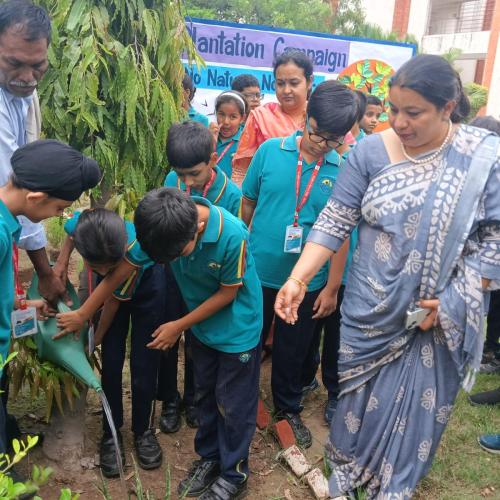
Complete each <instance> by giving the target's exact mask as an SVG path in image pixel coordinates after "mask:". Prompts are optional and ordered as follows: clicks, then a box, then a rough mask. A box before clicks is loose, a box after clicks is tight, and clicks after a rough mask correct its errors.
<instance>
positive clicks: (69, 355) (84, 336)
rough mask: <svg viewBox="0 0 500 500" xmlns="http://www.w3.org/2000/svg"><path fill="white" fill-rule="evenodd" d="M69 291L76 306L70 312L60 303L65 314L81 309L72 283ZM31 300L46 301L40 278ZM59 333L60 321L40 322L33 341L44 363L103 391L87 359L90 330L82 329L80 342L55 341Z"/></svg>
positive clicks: (30, 293)
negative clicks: (58, 325)
mask: <svg viewBox="0 0 500 500" xmlns="http://www.w3.org/2000/svg"><path fill="white" fill-rule="evenodd" d="M67 290H68V295H69V297H70V299H71V300H72V302H73V307H72V308H69V307H68V306H67V305H66V304H65V303H64V302H59V304H58V305H57V309H58V311H59V312H61V313H63V312H68V311H71V310H76V309H78V308H79V307H80V301H79V300H78V295H77V294H76V292H75V289H74V288H73V286H72V285H71V283H69V282H68V285H67ZM28 298H30V299H32V300H36V299H41V298H42V297H41V296H40V293H39V292H38V276H37V275H36V273H35V274H34V275H33V280H32V281H31V287H30V289H29V290H28ZM57 332H58V328H57V322H56V318H49V319H48V320H47V321H38V333H37V334H36V335H34V337H33V339H34V341H35V343H36V346H37V348H38V357H39V358H40V359H41V360H42V361H45V360H46V361H51V362H52V363H54V364H56V365H58V366H60V367H62V368H64V369H65V370H66V371H68V372H70V373H71V374H73V375H74V376H75V377H76V378H77V379H79V380H80V381H81V382H83V383H84V384H86V385H88V386H89V387H91V388H93V389H95V390H96V391H102V387H101V382H100V380H99V379H98V378H97V377H96V375H95V373H94V370H93V369H92V366H91V365H90V363H89V361H88V359H87V354H86V346H87V343H88V328H87V327H84V328H82V330H81V332H80V337H79V338H78V339H76V338H75V336H74V335H72V334H69V335H66V336H65V337H62V338H60V339H58V340H52V337H53V336H54V335H56V334H57Z"/></svg>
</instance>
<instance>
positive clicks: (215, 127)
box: [208, 122, 220, 144]
mask: <svg viewBox="0 0 500 500" xmlns="http://www.w3.org/2000/svg"><path fill="white" fill-rule="evenodd" d="M208 130H210V133H211V134H212V137H213V138H214V144H217V139H218V138H219V130H220V127H219V125H217V123H214V122H212V123H210V124H209V125H208Z"/></svg>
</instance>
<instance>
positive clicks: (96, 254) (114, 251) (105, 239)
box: [73, 208, 127, 264]
mask: <svg viewBox="0 0 500 500" xmlns="http://www.w3.org/2000/svg"><path fill="white" fill-rule="evenodd" d="M73 242H74V244H75V248H76V249H77V250H78V253H79V254H80V255H81V256H82V257H83V258H84V259H85V260H86V261H88V262H90V263H92V264H116V263H118V262H120V261H121V260H122V259H123V257H124V256H125V252H126V246H127V231H126V230H125V222H123V219H122V218H121V217H120V216H119V215H118V214H117V213H116V212H112V211H111V210H107V209H105V208H96V209H90V210H84V211H83V212H82V213H81V214H80V218H79V219H78V223H77V225H76V228H75V232H74V233H73Z"/></svg>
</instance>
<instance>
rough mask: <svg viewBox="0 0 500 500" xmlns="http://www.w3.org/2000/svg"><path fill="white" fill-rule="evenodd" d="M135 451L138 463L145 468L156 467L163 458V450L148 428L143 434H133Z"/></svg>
mask: <svg viewBox="0 0 500 500" xmlns="http://www.w3.org/2000/svg"><path fill="white" fill-rule="evenodd" d="M134 444H135V451H136V453H137V460H138V462H139V465H140V466H141V467H142V468H143V469H146V470H150V469H157V468H158V467H160V465H161V462H162V460H163V452H162V451H161V446H160V443H158V439H156V436H155V434H154V432H153V431H152V430H151V429H148V430H147V431H146V432H145V433H144V434H141V435H139V436H137V435H136V436H135V438H134Z"/></svg>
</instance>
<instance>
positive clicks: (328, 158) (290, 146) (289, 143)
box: [280, 130, 340, 167]
mask: <svg viewBox="0 0 500 500" xmlns="http://www.w3.org/2000/svg"><path fill="white" fill-rule="evenodd" d="M302 135H303V134H302V131H301V130H297V131H295V132H294V133H293V134H292V135H289V136H288V137H283V139H282V141H281V145H280V147H281V149H284V150H285V151H295V152H298V148H297V137H301V136H302ZM323 163H331V164H332V165H336V166H337V167H338V166H339V165H340V155H339V154H338V153H337V151H335V150H334V149H332V150H331V151H330V152H329V153H327V154H326V155H325V160H324V162H323Z"/></svg>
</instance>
